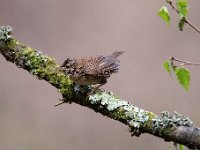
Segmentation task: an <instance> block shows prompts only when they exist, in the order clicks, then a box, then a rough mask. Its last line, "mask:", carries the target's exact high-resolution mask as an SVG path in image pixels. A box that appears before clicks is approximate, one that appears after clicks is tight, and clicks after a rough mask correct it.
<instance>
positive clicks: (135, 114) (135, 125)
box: [126, 106, 150, 136]
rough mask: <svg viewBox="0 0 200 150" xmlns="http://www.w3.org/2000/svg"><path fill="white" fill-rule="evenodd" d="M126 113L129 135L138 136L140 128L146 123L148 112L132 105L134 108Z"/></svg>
mask: <svg viewBox="0 0 200 150" xmlns="http://www.w3.org/2000/svg"><path fill="white" fill-rule="evenodd" d="M126 114H127V116H128V117H129V118H130V120H129V121H128V125H129V127H130V129H131V130H130V131H131V133H132V134H131V135H132V136H139V135H140V134H141V129H142V128H143V127H144V126H145V125H146V123H147V122H148V120H149V118H150V116H149V115H148V112H147V111H144V110H143V109H140V108H138V107H136V106H134V108H133V109H132V110H130V111H128V112H127V113H126Z"/></svg>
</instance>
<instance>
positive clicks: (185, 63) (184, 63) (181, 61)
mask: <svg viewBox="0 0 200 150" xmlns="http://www.w3.org/2000/svg"><path fill="white" fill-rule="evenodd" d="M170 60H172V61H177V62H180V63H183V65H196V66H199V65H200V63H194V62H188V61H183V60H180V59H177V58H174V57H170Z"/></svg>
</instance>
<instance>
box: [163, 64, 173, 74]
mask: <svg viewBox="0 0 200 150" xmlns="http://www.w3.org/2000/svg"><path fill="white" fill-rule="evenodd" d="M163 67H164V68H165V70H166V71H167V72H168V73H169V75H171V70H170V64H169V62H168V61H165V62H164V63H163Z"/></svg>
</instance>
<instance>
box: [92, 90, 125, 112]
mask: <svg viewBox="0 0 200 150" xmlns="http://www.w3.org/2000/svg"><path fill="white" fill-rule="evenodd" d="M89 100H90V101H91V104H99V103H100V104H101V105H103V106H106V108H107V109H108V110H109V111H114V110H115V109H117V108H119V107H121V106H125V105H128V102H127V101H122V100H120V99H119V98H118V97H116V96H114V94H113V93H112V92H101V93H97V94H94V95H90V96H89Z"/></svg>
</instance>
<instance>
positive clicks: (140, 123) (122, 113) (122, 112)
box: [89, 92, 150, 136]
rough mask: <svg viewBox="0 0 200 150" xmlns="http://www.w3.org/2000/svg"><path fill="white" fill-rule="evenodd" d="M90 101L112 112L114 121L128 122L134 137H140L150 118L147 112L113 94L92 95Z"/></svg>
mask: <svg viewBox="0 0 200 150" xmlns="http://www.w3.org/2000/svg"><path fill="white" fill-rule="evenodd" d="M89 100H90V101H91V103H92V104H100V105H102V107H106V109H107V110H108V111H112V112H113V114H114V116H113V117H114V119H116V120H123V121H124V120H126V123H128V125H129V127H130V128H131V132H132V135H137V136H138V135H140V134H141V131H140V129H141V128H142V127H144V125H145V123H147V121H148V120H149V118H150V116H149V114H148V112H147V111H144V110H143V109H140V108H138V107H136V106H134V105H132V104H130V103H129V102H127V101H124V100H121V99H119V97H117V96H115V95H114V94H113V93H112V92H101V93H97V94H95V95H91V96H90V97H89Z"/></svg>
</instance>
